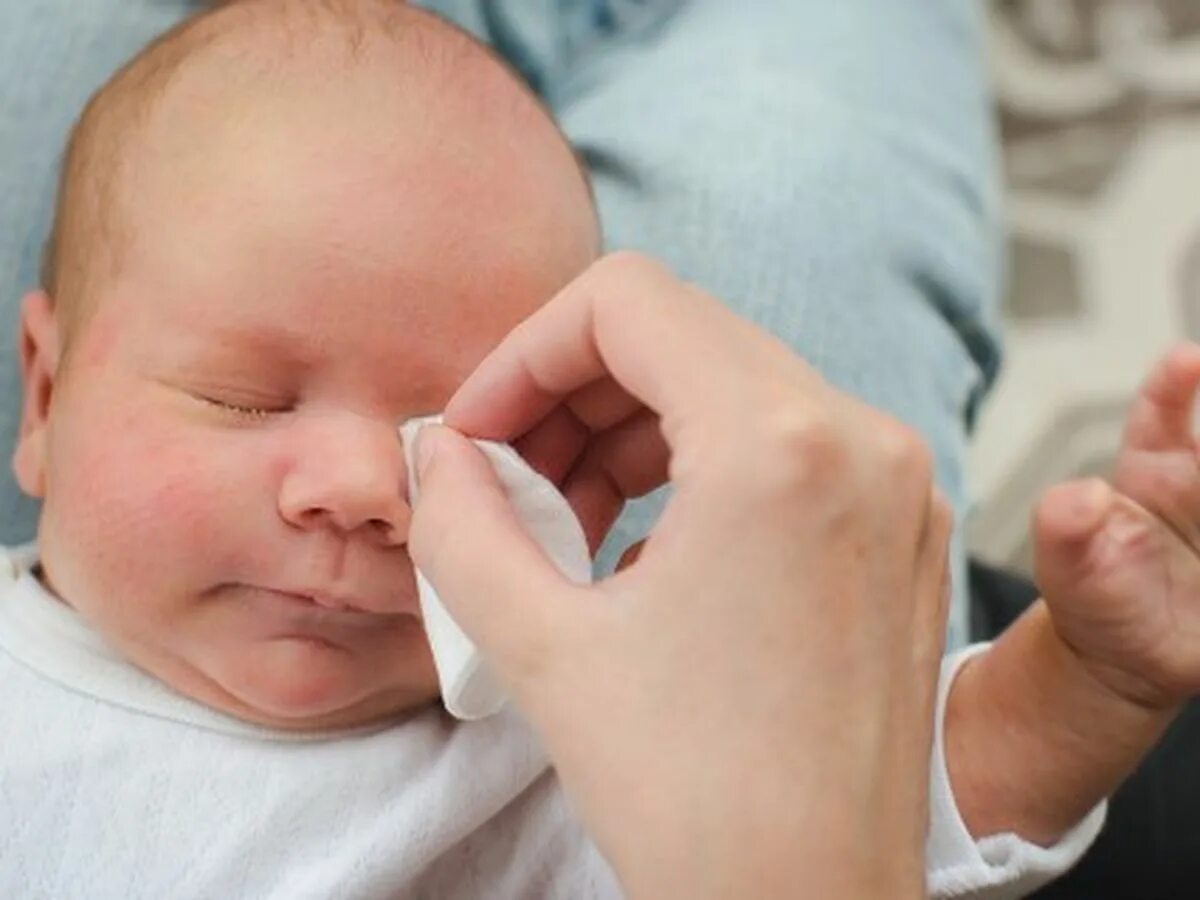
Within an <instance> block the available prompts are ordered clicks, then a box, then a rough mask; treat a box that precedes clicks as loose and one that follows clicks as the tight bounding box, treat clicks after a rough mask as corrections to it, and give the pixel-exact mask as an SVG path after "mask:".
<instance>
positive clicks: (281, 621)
mask: <svg viewBox="0 0 1200 900" xmlns="http://www.w3.org/2000/svg"><path fill="white" fill-rule="evenodd" d="M239 587H240V588H241V590H239V593H241V594H243V596H244V597H245V598H246V599H247V600H248V601H249V603H250V606H251V607H252V608H253V610H254V611H255V613H257V614H261V615H262V616H264V617H265V618H266V619H267V620H268V622H269V623H270V624H272V625H277V626H280V627H285V628H287V629H292V628H295V629H299V630H300V631H302V632H305V633H308V632H328V631H330V630H334V631H351V630H356V631H357V630H363V629H373V630H378V629H380V628H388V627H393V626H395V625H397V624H400V623H401V622H412V621H413V620H414V619H415V618H416V617H415V616H414V615H412V614H411V613H407V612H404V613H381V612H376V611H375V610H376V609H378V605H377V604H373V603H371V602H370V601H368V600H363V599H360V598H352V597H346V596H335V595H331V594H327V593H322V592H318V591H308V590H304V589H301V590H291V589H281V588H272V587H262V586H257V585H240V586H239Z"/></svg>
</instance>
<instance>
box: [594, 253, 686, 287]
mask: <svg viewBox="0 0 1200 900" xmlns="http://www.w3.org/2000/svg"><path fill="white" fill-rule="evenodd" d="M591 272H592V274H593V276H595V277H596V278H600V279H603V280H608V279H613V278H618V279H630V278H633V279H637V280H659V279H662V278H666V277H669V275H670V272H669V271H668V269H667V267H666V266H665V265H663V264H662V263H660V262H659V261H658V260H656V259H654V258H653V257H650V256H647V255H646V254H644V253H638V252H637V251H635V250H614V251H612V252H611V253H606V254H605V255H604V256H602V257H600V258H599V259H598V260H596V262H595V263H593V264H592V268H591Z"/></svg>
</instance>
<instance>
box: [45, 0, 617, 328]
mask: <svg viewBox="0 0 1200 900" xmlns="http://www.w3.org/2000/svg"><path fill="white" fill-rule="evenodd" d="M461 128H469V129H470V130H471V132H472V136H471V137H469V138H467V139H466V140H468V141H473V142H474V143H475V144H476V145H478V144H479V143H480V141H481V140H482V141H483V143H484V147H483V149H484V150H485V151H486V149H487V146H488V145H491V144H492V143H493V142H494V145H495V146H497V147H499V146H501V145H511V144H516V143H521V142H526V143H529V144H534V143H536V144H538V145H540V149H539V152H540V153H542V154H548V156H549V158H551V159H552V160H553V162H554V165H555V166H557V167H559V168H561V169H563V170H564V171H566V172H569V173H570V174H569V175H566V176H563V175H562V173H561V172H560V173H559V178H558V181H557V184H558V185H559V186H560V187H561V188H562V189H563V190H564V191H565V192H566V193H568V194H572V196H571V197H570V201H571V202H572V203H574V204H576V205H579V204H584V205H585V206H586V209H587V214H586V216H585V221H584V223H583V224H582V225H581V226H580V227H582V228H585V229H588V230H590V231H591V234H590V237H589V240H590V241H591V244H592V246H593V247H595V245H597V244H598V242H599V237H598V231H597V228H596V224H595V220H594V213H593V212H592V210H591V205H590V195H589V193H588V191H589V188H588V186H587V184H586V176H584V175H583V174H582V171H581V170H580V169H579V168H578V166H577V163H576V160H575V158H574V155H573V154H572V152H571V150H570V147H569V145H568V144H567V142H566V140H565V139H564V138H563V137H562V135H561V133H560V132H559V131H558V130H557V127H556V126H555V125H554V123H553V121H552V119H551V118H550V117H549V115H548V114H547V113H546V112H545V110H544V109H543V108H542V107H541V105H540V103H539V101H538V100H537V98H536V97H535V96H534V95H533V94H532V93H531V92H530V91H529V89H528V88H527V87H526V85H525V84H524V83H523V82H522V81H521V79H520V78H519V77H518V76H517V75H516V74H515V73H513V72H512V71H511V70H510V69H508V68H507V67H506V66H505V64H504V63H503V62H502V61H500V60H499V59H498V58H497V57H496V56H495V55H494V54H492V53H491V51H490V50H489V49H488V48H486V47H485V46H483V45H482V44H480V43H479V42H477V41H476V40H475V39H474V38H472V37H471V36H470V35H468V34H467V33H465V32H463V31H461V30H459V29H457V28H456V27H454V26H452V25H450V24H448V23H446V22H445V21H443V20H441V19H439V18H437V17H435V16H433V15H431V14H429V13H426V12H424V11H422V10H419V9H415V8H413V7H410V6H408V5H406V4H403V3H397V2H396V0H239V2H233V3H226V4H222V5H221V6H219V7H218V8H216V9H214V10H212V11H210V12H208V13H206V14H203V15H201V16H198V17H196V18H193V19H191V20H188V21H187V22H185V23H183V24H181V25H180V26H178V27H176V28H175V29H173V30H172V31H170V32H168V33H167V34H165V35H163V36H162V37H160V38H159V39H158V40H156V41H155V42H153V43H152V44H150V45H149V46H148V47H147V48H146V49H145V50H144V51H143V52H142V53H140V54H139V55H138V56H137V57H135V58H134V59H133V60H131V61H130V62H129V63H128V64H127V65H125V66H124V67H123V68H122V69H121V70H119V71H118V72H117V73H116V75H114V76H113V78H112V79H111V80H110V81H109V82H108V83H107V84H106V85H105V86H104V87H103V88H102V89H101V90H100V91H99V92H98V93H97V94H96V95H95V96H94V97H93V99H92V100H91V102H90V103H89V104H88V106H87V108H86V109H85V111H84V113H83V115H82V116H81V118H80V120H79V122H78V123H77V125H76V127H75V130H74V131H73V133H72V136H71V139H70V142H69V145H68V148H67V153H66V157H65V160H64V165H63V172H62V181H61V185H60V190H59V197H58V205H57V209H56V214H55V223H54V229H53V232H52V234H51V237H50V240H49V242H48V244H47V248H46V254H45V261H44V266H43V273H42V278H43V286H44V288H45V289H46V291H47V292H48V293H49V294H50V295H51V297H53V298H54V300H55V302H56V306H57V310H58V315H59V318H60V321H61V322H62V325H63V329H64V333H65V335H64V337H65V340H66V343H67V344H69V343H70V336H71V332H72V330H73V328H74V326H75V325H77V324H78V322H79V321H80V320H81V319H82V318H83V317H84V316H85V315H86V312H87V310H89V309H90V308H91V304H92V303H93V302H94V300H95V298H96V297H97V296H98V295H99V294H100V293H101V292H102V290H103V289H104V287H105V286H106V285H109V284H111V283H112V281H113V280H114V279H115V278H116V277H117V276H118V274H119V273H120V272H121V271H122V267H123V266H125V265H126V264H127V263H128V262H129V260H130V259H131V255H132V254H133V248H134V247H135V246H136V244H137V239H138V234H139V231H140V230H141V229H146V228H166V227H170V224H171V220H172V217H173V216H179V215H187V214H188V211H187V206H186V204H179V205H177V206H176V207H175V208H171V207H170V205H169V204H165V203H164V199H165V198H164V195H167V194H170V195H172V199H173V198H174V193H175V191H176V189H178V190H179V192H180V197H188V198H190V199H191V200H192V201H193V202H199V201H201V200H202V198H203V196H204V193H205V187H204V183H203V180H204V179H205V178H212V177H215V176H220V175H221V172H222V166H224V167H225V168H224V171H228V169H229V167H231V166H234V165H237V164H238V162H239V161H240V160H243V159H246V160H249V162H250V163H251V164H253V162H254V157H256V156H259V157H261V156H262V155H263V154H266V153H269V152H270V150H271V148H272V147H273V146H280V147H282V146H285V145H286V146H289V147H294V146H295V144H296V143H298V142H300V143H304V142H306V141H307V142H311V146H313V147H314V150H313V153H312V157H313V160H314V164H315V163H316V160H317V157H318V153H319V152H320V151H318V150H317V149H316V146H317V145H318V144H323V145H326V146H325V148H324V154H325V155H324V156H323V158H322V161H321V163H320V164H321V165H324V166H325V167H330V166H337V165H338V164H339V160H342V159H344V160H345V161H346V164H347V165H353V163H352V160H353V159H355V158H356V157H358V156H361V154H362V152H364V148H368V149H367V150H366V151H365V152H366V153H367V155H368V156H375V157H382V156H386V155H388V154H392V153H396V154H397V155H398V157H400V158H402V157H403V156H404V154H403V152H402V148H403V146H404V145H405V144H406V143H407V142H442V143H444V144H445V152H446V153H447V154H454V153H457V152H460V151H461V150H462V144H456V143H455V141H453V140H448V139H447V137H446V135H447V134H448V133H451V132H453V131H456V130H460V129H461ZM339 141H342V142H343V144H344V147H343V150H344V151H345V153H344V154H342V153H341V152H339V151H338V150H337V149H336V148H337V145H338V142H339ZM307 145H308V144H306V146H307ZM331 148H332V149H331ZM258 162H259V164H261V165H264V166H269V165H270V161H269V159H261V158H260V159H259V160H258ZM460 180H461V179H460ZM551 182H553V179H551ZM448 187H450V188H452V187H453V186H448ZM297 190H300V191H302V190H303V185H298V186H297ZM462 200H463V202H464V204H466V205H467V206H469V204H470V203H471V198H470V197H469V196H466V195H464V196H463V197H462ZM467 206H465V207H464V214H467V215H486V214H488V212H489V210H478V209H476V210H470V209H469V208H467ZM496 212H497V213H498V214H500V215H503V211H501V210H497V211H496Z"/></svg>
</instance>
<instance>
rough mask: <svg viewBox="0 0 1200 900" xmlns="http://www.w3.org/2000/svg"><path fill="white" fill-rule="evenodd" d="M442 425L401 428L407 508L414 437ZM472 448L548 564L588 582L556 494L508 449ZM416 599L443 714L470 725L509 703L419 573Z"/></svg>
mask: <svg viewBox="0 0 1200 900" xmlns="http://www.w3.org/2000/svg"><path fill="white" fill-rule="evenodd" d="M440 421H441V416H428V417H425V418H419V419H410V420H409V421H407V422H405V423H404V424H403V425H401V426H400V438H401V441H402V442H403V445H404V458H405V462H406V464H407V469H408V496H409V502H410V503H414V504H415V503H416V501H417V497H418V496H419V493H420V484H419V483H418V478H417V467H416V465H415V464H414V459H413V450H414V448H415V447H416V437H417V432H418V431H420V429H421V427H422V426H424V425H429V424H432V423H436V422H440ZM475 445H476V446H477V447H479V449H480V450H481V451H482V452H483V455H484V456H485V457H487V460H488V462H490V463H491V464H492V467H493V468H494V469H495V471H496V476H497V478H498V479H499V481H500V484H501V486H502V487H503V488H504V491H505V493H506V494H507V495H508V499H509V501H510V502H511V503H512V506H513V509H514V511H515V512H516V515H517V518H518V520H519V521H520V522H521V524H522V525H523V526H524V527H525V531H526V532H527V533H528V535H529V536H530V537H531V538H532V539H533V541H534V542H535V543H536V544H537V545H538V546H539V547H541V549H542V552H544V553H545V554H546V556H547V558H548V559H550V560H551V561H552V562H553V563H554V564H555V565H556V566H557V567H558V570H559V571H560V572H562V574H563V575H564V577H566V578H568V579H569V580H571V581H573V582H576V583H577V584H587V583H589V582H591V580H592V560H591V556H590V554H589V553H588V548H587V539H586V538H585V537H584V534H583V528H582V526H580V524H579V520H578V519H577V518H575V513H574V512H572V510H571V507H570V506H569V505H568V504H567V501H566V499H565V498H564V497H563V495H562V494H561V493H559V491H558V488H556V487H555V486H554V485H553V484H551V483H550V482H549V481H548V480H547V479H545V478H543V477H542V476H541V475H539V474H538V473H537V472H535V471H534V470H533V469H532V468H530V466H529V464H528V463H526V462H525V460H523V459H522V458H521V457H520V455H519V454H518V453H517V452H516V451H515V450H514V449H513V448H512V447H510V446H508V445H507V444H500V443H496V442H493V441H476V442H475ZM470 520H471V516H470V511H469V510H464V516H463V522H464V523H469V522H470ZM417 594H418V598H419V600H420V604H421V616H422V617H423V619H424V625H425V633H426V634H427V635H428V637H429V646H430V648H431V650H432V651H433V662H434V665H435V666H436V667H437V674H438V682H439V683H440V685H441V689H442V702H443V703H444V704H445V706H446V709H447V711H448V712H449V713H450V714H451V715H452V716H454V717H455V718H458V719H468V720H469V719H482V718H484V717H486V716H490V715H493V714H494V713H497V712H499V711H500V709H501V708H502V707H503V706H504V704H505V701H506V700H507V699H508V698H507V696H506V695H505V693H504V690H503V689H502V688H501V686H500V683H499V681H497V679H496V677H495V676H494V675H493V674H492V671H491V669H490V667H489V666H488V664H487V661H486V660H484V658H483V656H482V655H481V654H480V652H479V650H478V648H476V646H475V645H474V644H473V643H472V642H471V639H470V638H468V637H467V636H466V634H464V633H463V631H462V629H461V628H459V627H458V624H457V623H456V622H455V621H454V619H453V618H452V617H451V616H450V613H449V611H448V610H447V609H446V608H445V607H444V606H443V605H442V602H441V600H439V599H438V595H437V592H436V591H435V590H434V589H433V585H431V584H430V583H429V582H428V581H427V580H426V578H425V576H424V575H423V574H422V573H421V572H420V570H418V571H417Z"/></svg>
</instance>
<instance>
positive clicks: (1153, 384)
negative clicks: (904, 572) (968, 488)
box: [945, 345, 1200, 844]
mask: <svg viewBox="0 0 1200 900" xmlns="http://www.w3.org/2000/svg"><path fill="white" fill-rule="evenodd" d="M1197 384H1200V347H1196V346H1194V345H1188V346H1184V347H1180V348H1179V349H1177V350H1176V351H1174V352H1173V353H1171V354H1170V355H1169V356H1168V357H1167V358H1166V359H1165V360H1164V361H1163V362H1162V363H1160V364H1159V366H1158V367H1157V368H1156V370H1155V371H1154V372H1153V374H1152V375H1151V376H1150V378H1149V379H1148V380H1147V382H1146V385H1145V386H1144V388H1143V389H1142V391H1141V392H1140V394H1139V396H1138V398H1137V400H1136V402H1135V404H1134V407H1133V410H1132V412H1131V415H1130V418H1129V421H1128V424H1127V426H1126V431H1125V436H1124V440H1123V443H1122V447H1121V452H1120V455H1119V458H1118V463H1117V469H1116V472H1115V474H1114V478H1113V484H1112V485H1111V486H1110V485H1108V484H1107V483H1105V482H1103V481H1100V480H1095V479H1093V480H1088V481H1081V482H1073V483H1069V484H1065V485H1061V486H1059V487H1056V488H1054V489H1052V490H1051V491H1049V492H1048V493H1047V494H1046V496H1045V497H1044V498H1043V500H1042V502H1041V504H1040V505H1039V509H1038V513H1037V516H1036V523H1035V545H1036V552H1037V580H1038V583H1039V586H1040V587H1041V589H1042V591H1043V599H1042V600H1039V601H1038V603H1036V604H1035V605H1034V606H1033V607H1032V608H1031V609H1030V610H1029V611H1028V612H1027V613H1026V614H1025V615H1024V616H1023V617H1022V618H1021V619H1020V620H1018V621H1017V622H1016V623H1015V624H1014V625H1013V626H1012V627H1011V628H1010V629H1009V630H1008V631H1006V632H1005V633H1004V634H1003V635H1002V636H1001V637H1000V638H999V639H998V640H997V641H996V643H995V644H994V645H993V647H992V648H991V649H990V650H988V651H987V652H986V653H984V654H981V655H980V656H978V657H976V658H975V659H973V660H971V661H970V662H968V663H967V664H966V666H965V667H964V668H963V669H962V670H961V672H960V674H959V677H958V679H957V680H956V682H955V683H954V685H953V687H952V689H951V694H950V697H949V700H948V703H947V709H946V718H945V749H946V756H947V767H948V770H949V773H950V781H951V784H952V786H953V790H954V794H955V797H956V800H957V802H958V806H959V810H960V812H961V814H962V817H963V819H964V821H965V823H966V825H967V827H968V829H969V830H970V831H971V833H972V834H973V835H975V836H976V837H983V836H986V835H989V834H996V833H1005V832H1012V833H1016V834H1018V835H1020V836H1021V837H1023V838H1025V839H1027V840H1030V841H1034V842H1036V843H1042V844H1050V843H1052V842H1054V841H1055V840H1057V839H1058V838H1059V837H1060V836H1061V835H1062V834H1063V833H1064V832H1065V831H1066V830H1067V829H1069V828H1070V827H1071V826H1072V825H1073V824H1075V823H1076V822H1078V821H1079V819H1080V818H1081V817H1082V816H1084V815H1085V814H1086V812H1087V811H1088V810H1089V809H1090V808H1092V807H1093V806H1094V805H1095V804H1097V803H1098V802H1100V801H1101V800H1102V799H1103V798H1104V797H1105V796H1107V795H1108V794H1110V793H1112V791H1113V790H1114V789H1115V788H1116V787H1117V785H1119V784H1120V782H1121V781H1122V780H1123V779H1124V778H1125V777H1126V776H1127V775H1128V774H1129V773H1130V772H1131V771H1132V770H1133V769H1134V768H1135V767H1136V765H1137V764H1138V762H1139V761H1140V760H1141V758H1142V757H1143V756H1144V754H1145V753H1146V752H1147V750H1149V748H1150V747H1151V746H1153V744H1154V743H1155V742H1156V741H1157V740H1158V738H1159V737H1160V736H1161V734H1162V733H1163V730H1164V729H1165V728H1166V727H1167V725H1168V724H1169V723H1170V722H1171V720H1172V719H1173V718H1174V716H1175V715H1176V713H1177V712H1178V710H1179V708H1180V706H1181V704H1182V703H1183V702H1184V701H1185V700H1186V699H1187V698H1189V697H1190V696H1192V695H1194V694H1196V693H1197V692H1200V466H1198V465H1197V442H1196V438H1195V437H1194V436H1193V434H1192V404H1193V401H1194V397H1195V393H1196V388H1197Z"/></svg>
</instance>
